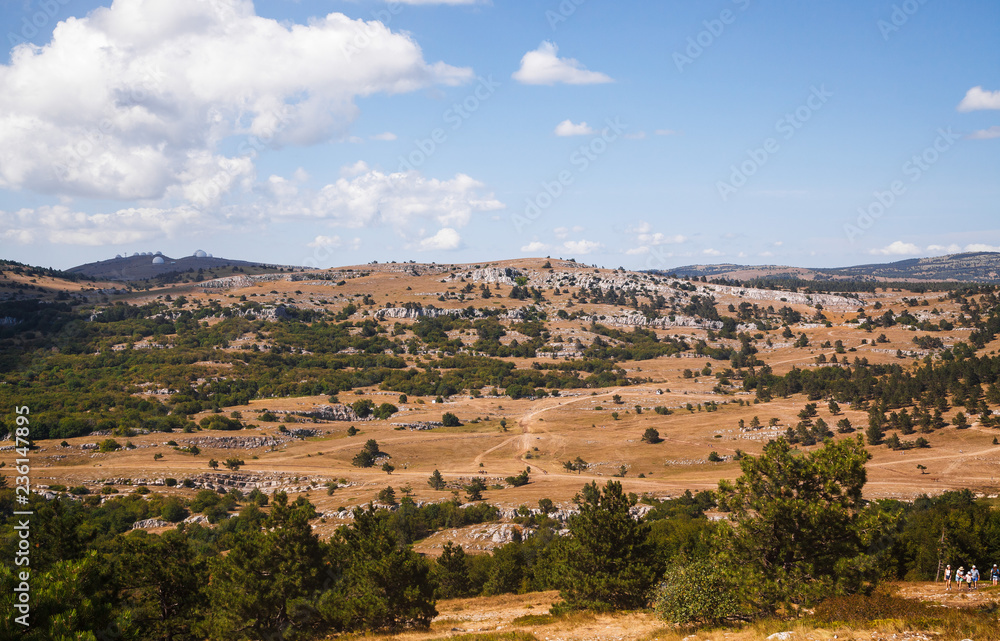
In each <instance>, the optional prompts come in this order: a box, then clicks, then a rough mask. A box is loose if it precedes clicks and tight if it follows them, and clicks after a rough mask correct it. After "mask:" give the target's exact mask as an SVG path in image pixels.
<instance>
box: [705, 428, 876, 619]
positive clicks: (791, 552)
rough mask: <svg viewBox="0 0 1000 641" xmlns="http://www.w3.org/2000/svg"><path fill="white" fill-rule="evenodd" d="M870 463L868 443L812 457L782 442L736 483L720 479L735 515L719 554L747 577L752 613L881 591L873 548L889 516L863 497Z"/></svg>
mask: <svg viewBox="0 0 1000 641" xmlns="http://www.w3.org/2000/svg"><path fill="white" fill-rule="evenodd" d="M870 458H871V454H869V453H868V451H867V450H865V448H864V445H863V443H862V442H861V439H860V438H857V439H844V440H841V441H839V442H834V441H827V442H826V443H824V445H823V447H822V448H821V449H819V450H816V451H814V452H810V453H808V454H804V455H799V454H796V453H795V452H793V451H792V448H791V446H790V445H789V444H788V442H786V441H785V440H784V439H778V440H777V441H772V442H770V443H768V444H767V445H765V446H764V451H763V453H762V454H761V455H760V456H759V457H754V456H745V457H743V458H742V459H741V460H740V469H741V470H742V472H743V474H742V476H740V477H739V478H738V479H737V480H736V481H735V482H729V481H720V482H719V492H718V501H719V505H720V507H724V508H726V509H729V510H730V511H731V513H730V518H729V521H728V522H723V524H722V526H721V527H720V528H719V530H718V532H719V535H720V536H719V538H718V540H717V547H718V550H719V556H720V558H721V559H723V560H724V561H726V562H727V563H728V564H729V565H730V567H732V568H734V572H743V573H745V574H746V580H745V581H744V583H743V584H744V586H745V587H746V588H747V589H746V592H745V594H744V597H745V599H746V600H747V602H748V603H747V605H748V606H749V607H750V609H752V610H753V611H755V612H759V613H770V612H774V611H775V610H776V609H777V608H778V607H779V606H781V605H785V604H788V603H803V604H805V603H813V602H815V601H817V600H818V599H821V598H824V597H827V596H832V595H841V594H851V593H855V592H859V591H864V590H868V589H871V588H873V587H874V582H875V581H876V579H877V577H878V572H879V570H878V568H877V563H876V561H877V559H876V558H875V557H874V556H872V555H871V554H869V552H868V550H869V549H870V548H871V544H872V543H873V541H875V540H876V539H877V538H878V537H879V536H880V535H881V534H882V533H883V532H884V531H885V529H886V527H887V525H888V523H887V519H889V517H888V516H887V513H882V512H878V511H876V510H873V509H865V508H864V506H863V503H862V500H861V491H862V489H863V488H864V485H865V481H866V479H867V476H866V472H865V463H866V462H867V461H868V460H869V459H870Z"/></svg>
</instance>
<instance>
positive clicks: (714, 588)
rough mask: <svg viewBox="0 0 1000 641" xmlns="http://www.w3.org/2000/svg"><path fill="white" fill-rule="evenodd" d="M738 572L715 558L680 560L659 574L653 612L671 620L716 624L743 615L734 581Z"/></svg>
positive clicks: (681, 622)
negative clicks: (660, 581) (661, 579)
mask: <svg viewBox="0 0 1000 641" xmlns="http://www.w3.org/2000/svg"><path fill="white" fill-rule="evenodd" d="M737 574H738V572H737V571H736V569H735V568H729V567H725V566H723V565H722V564H720V563H718V562H717V561H715V560H699V561H681V562H679V563H677V564H675V565H672V566H671V567H669V568H668V569H667V572H666V573H665V574H664V575H663V582H662V583H660V586H659V588H658V589H657V591H656V598H655V608H656V613H657V614H658V615H660V616H661V617H662V618H664V619H666V620H667V621H670V622H671V623H680V624H682V625H691V624H697V625H718V624H720V623H722V622H724V621H726V620H729V619H738V618H741V617H743V615H745V614H746V609H745V607H744V606H743V604H742V599H741V598H740V591H739V589H738V585H737V582H736V577H737Z"/></svg>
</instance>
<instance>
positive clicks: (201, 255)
mask: <svg viewBox="0 0 1000 641" xmlns="http://www.w3.org/2000/svg"><path fill="white" fill-rule="evenodd" d="M194 257H195V258H207V257H208V254H206V253H205V250H203V249H199V250H198V251H196V252H195V253H194Z"/></svg>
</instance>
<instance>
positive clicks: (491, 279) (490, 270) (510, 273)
mask: <svg viewBox="0 0 1000 641" xmlns="http://www.w3.org/2000/svg"><path fill="white" fill-rule="evenodd" d="M523 275H524V274H523V273H522V272H521V271H520V270H517V269H514V268H512V267H485V268H482V269H474V270H472V271H468V272H464V273H461V274H455V275H454V276H453V277H452V279H451V280H458V279H460V278H464V279H466V280H471V281H472V282H474V283H500V284H502V285H516V284H517V278H519V277H521V276H523Z"/></svg>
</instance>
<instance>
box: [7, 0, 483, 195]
mask: <svg viewBox="0 0 1000 641" xmlns="http://www.w3.org/2000/svg"><path fill="white" fill-rule="evenodd" d="M362 36H363V38H362ZM359 43H366V44H365V46H359ZM471 78H472V71H471V70H470V69H467V68H457V67H452V66H449V65H447V64H444V63H441V62H438V63H428V62H426V61H425V60H424V58H423V53H422V51H421V49H420V47H419V45H417V43H416V42H415V41H414V40H413V39H412V37H411V36H409V35H408V34H403V33H393V32H392V31H390V30H389V29H388V28H387V27H386V26H385V25H383V24H382V23H380V22H377V21H369V22H365V21H363V20H352V19H350V18H348V17H346V16H344V15H342V14H339V13H331V14H329V15H327V16H325V17H319V18H315V19H313V20H311V21H310V22H309V23H308V24H305V25H303V24H293V23H286V22H279V21H277V20H272V19H269V18H264V17H261V16H257V15H256V14H255V12H254V7H253V3H252V2H251V1H250V0H230V1H227V2H204V1H202V0H115V1H114V3H113V4H112V5H111V6H110V7H100V8H97V9H95V10H94V11H92V12H91V13H90V14H88V15H87V16H86V17H83V18H74V19H69V20H66V21H63V22H60V23H59V24H57V25H56V27H55V29H54V31H53V34H52V39H51V41H49V42H48V43H47V44H45V45H44V46H41V47H37V46H34V45H30V44H23V45H20V46H17V47H15V48H14V49H13V50H12V51H11V55H10V63H9V64H7V65H0V149H2V150H3V153H2V154H0V188H5V189H21V188H27V189H31V190H34V191H38V192H41V193H46V194H57V195H69V196H84V197H94V198H111V199H144V200H155V199H159V198H163V197H176V198H184V199H186V200H188V201H189V202H193V203H196V204H198V205H211V204H214V203H215V202H217V200H218V194H220V193H226V192H227V191H230V190H232V189H235V188H238V187H239V186H240V185H241V184H242V183H243V182H244V181H245V180H246V179H248V178H249V177H250V174H251V173H252V160H253V158H254V157H255V156H256V155H257V154H258V153H260V152H261V151H262V150H265V149H267V148H269V147H280V146H282V145H289V144H298V145H308V144H313V143H316V142H320V141H324V140H332V139H337V138H338V137H342V136H344V134H345V132H346V130H347V127H348V126H349V125H350V123H351V122H352V121H353V120H354V118H355V117H356V116H357V113H358V108H357V106H356V105H355V99H356V98H358V97H363V96H368V95H372V94H377V93H384V94H395V93H403V92H410V91H414V90H418V89H421V88H424V87H427V86H430V85H433V84H446V85H454V84H459V83H462V82H465V81H468V80H470V79H471ZM69 96H71V97H72V98H71V99H67V97H69ZM233 137H238V138H236V140H233V141H232V142H233V144H232V146H233V147H235V148H236V151H235V152H234V156H236V157H233V158H225V157H224V156H221V155H220V154H219V152H218V151H217V149H218V148H219V147H220V143H221V142H222V141H223V140H226V139H232V138H233ZM240 138H242V141H240Z"/></svg>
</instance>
